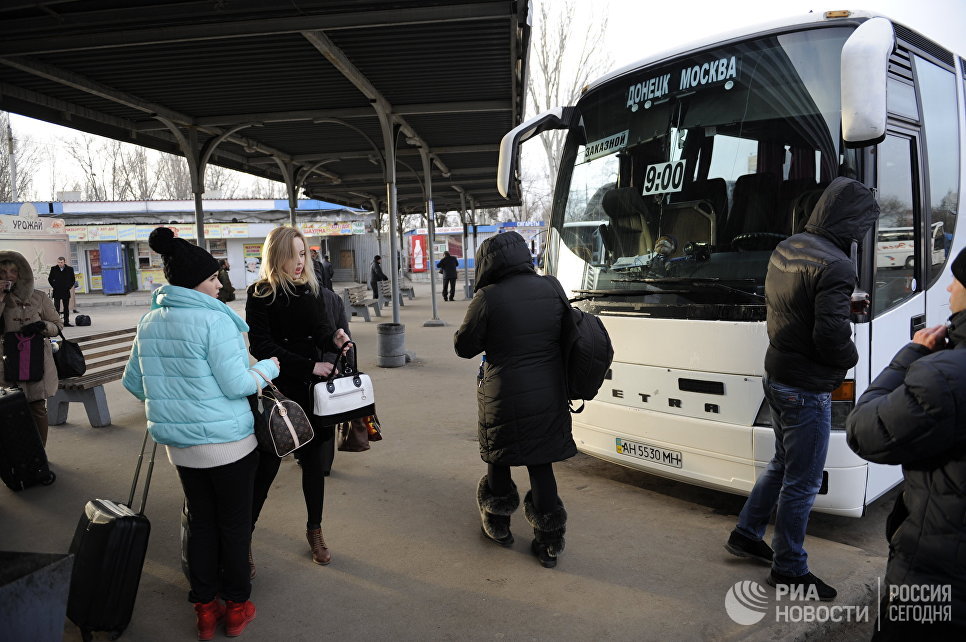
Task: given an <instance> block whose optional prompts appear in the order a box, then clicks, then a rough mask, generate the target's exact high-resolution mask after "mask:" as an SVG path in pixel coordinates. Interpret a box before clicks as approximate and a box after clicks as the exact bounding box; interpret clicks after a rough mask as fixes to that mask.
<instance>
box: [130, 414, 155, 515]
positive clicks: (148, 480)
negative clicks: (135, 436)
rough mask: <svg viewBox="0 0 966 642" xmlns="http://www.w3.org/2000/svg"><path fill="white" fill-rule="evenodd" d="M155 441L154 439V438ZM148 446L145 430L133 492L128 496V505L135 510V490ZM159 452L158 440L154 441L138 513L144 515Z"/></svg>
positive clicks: (132, 482)
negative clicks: (155, 457) (156, 455)
mask: <svg viewBox="0 0 966 642" xmlns="http://www.w3.org/2000/svg"><path fill="white" fill-rule="evenodd" d="M152 441H153V440H152ZM147 447H148V431H147V430H145V431H144V441H142V442H141V452H140V454H138V463H137V466H135V468H134V479H133V480H132V481H131V494H130V495H129V496H128V500H127V506H128V508H130V509H131V510H134V491H135V490H136V489H137V486H138V477H140V476H141V462H142V461H143V460H144V451H145V450H147ZM157 452H158V442H156V441H155V442H154V447H153V448H152V449H151V460H150V461H149V462H148V472H147V474H146V475H145V477H146V479H145V480H144V493H143V494H142V495H141V508H140V510H138V515H144V505H145V504H147V502H148V489H149V488H150V487H151V473H153V472H154V456H155V454H156V453H157Z"/></svg>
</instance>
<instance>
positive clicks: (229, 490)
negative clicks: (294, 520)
mask: <svg viewBox="0 0 966 642" xmlns="http://www.w3.org/2000/svg"><path fill="white" fill-rule="evenodd" d="M149 244H150V246H151V248H152V249H153V250H154V251H156V252H158V253H159V254H161V256H162V258H163V260H164V273H165V276H166V277H167V279H168V282H169V285H165V286H162V287H160V288H158V289H157V290H155V292H154V297H153V301H152V304H151V311H150V312H148V313H147V314H146V315H144V317H143V318H142V319H141V321H140V323H138V331H137V337H136V338H135V340H134V347H133V349H132V350H131V358H130V360H129V361H128V364H127V368H126V369H125V370H124V378H123V383H124V387H125V388H127V389H128V390H129V391H131V393H132V394H133V395H134V396H136V397H137V398H138V399H141V400H143V401H144V402H145V413H146V414H147V419H148V431H149V432H150V433H151V436H152V437H153V438H154V440H155V441H157V442H158V443H159V444H162V445H164V446H166V447H167V451H168V459H170V460H171V463H172V464H174V465H175V466H176V467H177V469H178V476H179V477H180V479H181V485H182V487H183V488H184V493H185V499H186V500H187V504H188V513H189V520H190V538H189V541H188V566H189V569H190V571H189V572H190V580H191V592H190V593H189V594H188V599H189V600H190V601H191V602H194V604H195V611H196V613H197V618H198V639H200V640H210V639H211V638H212V637H213V636H214V632H215V628H216V627H217V625H218V622H219V621H220V620H221V619H222V618H223V617H224V618H225V620H226V621H225V632H226V634H227V635H229V636H235V635H238V634H239V633H241V632H242V631H243V630H244V629H245V627H246V626H247V625H248V623H249V622H250V621H251V620H253V619H254V618H255V605H254V604H252V603H251V601H250V600H249V597H250V595H251V578H250V577H249V570H248V550H249V544H250V542H251V514H252V487H253V482H254V475H255V470H256V468H257V466H258V452H257V451H256V449H255V448H256V445H257V443H256V440H255V435H254V419H253V417H252V410H251V407H250V406H249V403H248V400H247V398H246V397H247V396H248V395H251V394H255V392H257V391H258V389H259V388H260V387H261V385H262V383H263V382H264V379H262V378H261V377H259V376H258V375H257V374H256V373H255V372H254V370H258V371H259V372H260V373H262V374H263V375H264V376H265V377H266V378H268V379H274V378H276V377H277V376H278V374H279V368H278V361H277V360H276V359H265V360H262V361H259V362H258V363H256V364H255V365H254V366H251V367H249V359H248V352H247V350H246V349H245V342H244V339H243V338H242V333H243V332H246V331H248V326H247V325H246V323H245V322H244V321H243V320H242V319H241V317H239V316H238V315H237V314H235V312H234V311H233V310H232V309H231V308H229V307H228V306H227V305H225V304H224V303H222V302H221V301H219V300H218V299H217V298H216V297H217V296H218V290H219V289H221V282H220V281H219V280H218V267H219V266H218V263H217V261H215V259H214V258H213V257H212V256H211V255H210V254H209V253H208V252H206V251H205V250H203V249H201V248H199V247H197V246H194V245H191V244H190V243H188V242H186V241H184V240H182V239H177V238H175V237H174V234H173V233H172V232H171V230H169V229H168V228H163V227H160V228H157V229H156V230H154V231H153V232H152V233H151V237H150V241H149ZM219 595H220V596H221V598H223V599H224V600H225V601H226V605H222V604H221V603H220V602H219V600H218V596H219Z"/></svg>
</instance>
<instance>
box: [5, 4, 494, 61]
mask: <svg viewBox="0 0 966 642" xmlns="http://www.w3.org/2000/svg"><path fill="white" fill-rule="evenodd" d="M245 4H246V3H244V2H238V1H235V2H232V3H227V4H223V3H212V2H211V0H203V1H201V0H198V1H195V2H182V3H177V4H168V3H165V4H161V5H158V6H157V7H152V6H151V5H138V6H134V7H131V8H124V9H105V10H100V11H77V12H73V13H71V16H70V21H69V22H68V23H67V24H63V23H58V22H55V21H52V20H51V19H50V18H49V17H45V18H26V19H20V20H5V21H3V27H2V29H0V36H2V37H0V56H14V55H18V56H19V55H36V54H41V53H52V52H57V51H76V50H90V49H107V48H113V47H130V46H141V45H154V44H160V43H170V42H190V41H197V40H217V39H224V38H244V37H253V36H269V35H274V34H283V33H296V32H303V31H322V30H325V31H335V30H342V29H374V28H379V27H398V26H404V25H415V24H426V23H429V24H439V23H445V22H466V21H475V20H494V19H501V20H506V19H509V18H510V16H509V15H507V14H508V12H507V10H506V6H505V5H504V3H501V2H461V3H443V4H437V5H434V6H428V7H406V8H404V9H383V10H376V11H352V12H332V11H331V10H330V11H327V12H325V13H322V12H321V11H320V12H319V13H316V14H313V13H312V8H311V7H302V8H299V9H293V10H291V14H292V15H283V16H280V17H274V18H273V17H267V16H266V13H267V12H266V9H265V3H264V2H248V3H247V4H248V5H249V6H247V7H246V6H245ZM233 5H235V6H238V5H241V6H242V7H243V8H242V10H238V9H235V10H234V11H233ZM284 12H285V10H276V13H284ZM0 15H2V14H0ZM161 23H163V25H164V26H157V25H158V24H161ZM122 25H123V28H122ZM72 32H73V33H72ZM11 36H13V37H11Z"/></svg>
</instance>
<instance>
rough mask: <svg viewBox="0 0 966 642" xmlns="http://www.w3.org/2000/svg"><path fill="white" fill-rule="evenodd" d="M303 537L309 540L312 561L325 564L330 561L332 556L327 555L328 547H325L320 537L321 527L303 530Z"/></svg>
mask: <svg viewBox="0 0 966 642" xmlns="http://www.w3.org/2000/svg"><path fill="white" fill-rule="evenodd" d="M305 539H307V540H309V547H310V548H311V549H312V561H313V562H315V563H316V564H321V565H322V566H325V565H326V564H328V563H329V562H331V561H332V556H331V555H329V549H328V548H326V546H325V540H324V539H323V538H322V529H321V528H313V529H312V530H308V531H305Z"/></svg>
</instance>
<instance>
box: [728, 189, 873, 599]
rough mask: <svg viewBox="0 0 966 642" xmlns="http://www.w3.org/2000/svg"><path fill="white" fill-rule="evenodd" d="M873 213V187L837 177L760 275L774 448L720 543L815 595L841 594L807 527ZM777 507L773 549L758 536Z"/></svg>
mask: <svg viewBox="0 0 966 642" xmlns="http://www.w3.org/2000/svg"><path fill="white" fill-rule="evenodd" d="M878 216H879V206H878V205H877V204H876V202H875V198H874V197H873V195H872V192H871V191H870V190H869V188H867V187H866V186H864V185H863V184H862V183H859V182H858V181H854V180H852V179H850V178H844V177H839V178H836V179H835V180H833V181H832V183H831V184H830V185H829V186H828V187H827V188H826V189H825V191H824V192H823V193H822V196H821V198H820V199H819V201H818V203H816V205H815V208H814V209H813V210H812V214H811V216H810V217H809V219H808V223H807V224H806V225H805V231H804V232H802V233H800V234H795V235H793V236H790V237H788V238H787V239H785V240H784V241H782V242H781V243H779V244H778V246H777V247H776V248H775V250H774V252H772V255H771V258H770V259H769V261H768V272H767V274H766V276H765V304H766V306H767V327H768V350H767V351H766V352H765V376H764V377H763V379H762V386H763V388H764V391H765V398H766V399H767V400H768V405H769V409H770V410H771V415H772V427H773V429H774V431H775V456H774V457H772V459H771V461H770V462H769V463H768V466H767V468H766V469H765V471H764V472H763V473H762V474H761V475H760V476H759V477H758V480H757V481H756V482H755V486H754V488H752V490H751V494H750V495H749V496H748V501H746V502H745V505H744V507H743V508H742V509H741V513H740V514H739V515H738V524H737V526H736V527H735V529H734V530H733V531H732V533H731V535H730V536H729V538H728V542H727V543H726V544H725V548H726V549H727V550H728V551H729V552H730V553H732V554H734V555H737V556H739V557H751V558H754V559H757V560H759V561H762V562H766V563H768V564H770V565H771V567H772V570H771V573H770V574H769V575H768V577H767V578H766V581H767V582H768V583H769V584H771V585H772V586H776V585H779V584H781V585H788V586H791V587H800V588H801V589H802V590H804V591H806V594H808V595H812V596H814V595H815V594H816V593H817V597H818V598H819V599H821V600H825V601H827V600H831V599H833V598H834V597H835V596H836V594H837V592H836V591H835V589H834V588H832V587H831V586H829V585H827V584H825V582H823V581H822V580H820V579H819V578H817V577H816V576H815V575H813V574H812V573H811V571H809V565H808V554H807V553H806V552H805V549H804V543H805V529H806V526H807V524H808V516H809V512H810V511H811V509H812V505H813V504H814V503H815V496H816V495H817V494H818V491H819V489H820V488H821V485H822V469H823V468H824V465H825V456H826V454H827V453H828V444H829V438H830V432H831V428H832V415H831V407H832V403H831V393H832V391H833V390H835V389H836V388H837V387H838V386H839V385H840V384H841V383H842V380H843V379H844V378H845V374H846V372H847V371H848V369H849V368H851V367H852V366H854V365H855V363H856V361H858V352H857V350H856V348H855V344H854V343H853V342H852V326H851V324H850V316H849V315H850V311H851V296H852V293H853V291H854V290H855V286H856V276H855V266H854V264H853V263H852V260H851V258H850V253H851V248H852V244H853V243H855V242H858V241H860V240H862V238H863V237H864V236H865V234H866V232H868V231H869V229H871V228H872V226H873V225H874V224H875V221H876V219H877V218H878ZM773 510H774V511H775V531H774V536H773V538H772V544H773V546H774V550H772V548H771V547H769V546H768V544H766V543H765V542H764V540H763V536H764V534H765V527H766V526H767V525H768V521H769V517H770V516H771V513H772V511H773Z"/></svg>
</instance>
